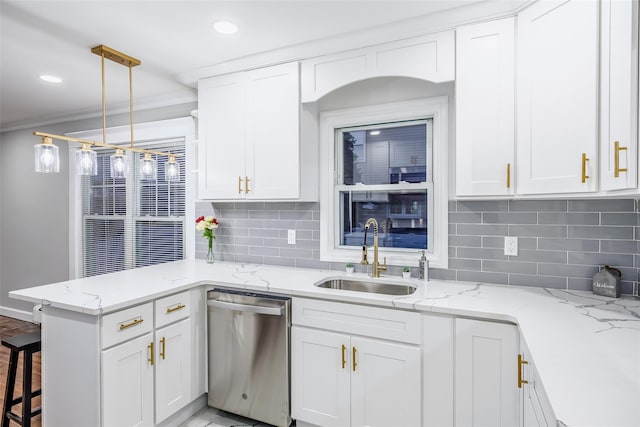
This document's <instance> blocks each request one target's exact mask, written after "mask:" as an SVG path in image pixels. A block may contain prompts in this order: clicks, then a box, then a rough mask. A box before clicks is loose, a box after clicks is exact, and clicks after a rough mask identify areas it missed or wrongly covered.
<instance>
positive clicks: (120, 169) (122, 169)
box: [109, 150, 127, 179]
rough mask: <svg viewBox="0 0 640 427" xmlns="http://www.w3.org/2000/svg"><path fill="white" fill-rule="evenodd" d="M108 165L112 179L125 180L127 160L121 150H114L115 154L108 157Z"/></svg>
mask: <svg viewBox="0 0 640 427" xmlns="http://www.w3.org/2000/svg"><path fill="white" fill-rule="evenodd" d="M109 165H110V169H111V178H112V179H121V178H126V176H127V159H126V158H125V156H124V152H123V151H122V150H116V154H112V155H111V156H109Z"/></svg>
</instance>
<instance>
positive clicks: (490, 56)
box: [456, 18, 515, 196]
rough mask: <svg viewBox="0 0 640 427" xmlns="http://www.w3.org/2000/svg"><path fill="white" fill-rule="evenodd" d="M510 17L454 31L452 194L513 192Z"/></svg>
mask: <svg viewBox="0 0 640 427" xmlns="http://www.w3.org/2000/svg"><path fill="white" fill-rule="evenodd" d="M514 46H515V18H507V19H502V20H499V21H491V22H486V23H482V24H476V25H468V26H465V27H461V28H459V29H458V30H457V50H456V52H457V56H456V64H457V74H456V194H457V195H458V196H496V195H500V196H502V195H508V194H513V188H514V185H513V176H512V175H511V174H512V173H513V166H514V165H513V163H514V149H515V113H514V110H515V94H514V93H515V47H514Z"/></svg>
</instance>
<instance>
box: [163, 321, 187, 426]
mask: <svg viewBox="0 0 640 427" xmlns="http://www.w3.org/2000/svg"><path fill="white" fill-rule="evenodd" d="M190 328H191V325H190V320H189V319H184V320H182V321H180V322H178V323H174V324H172V325H170V326H167V327H164V328H162V329H158V330H157V331H156V423H159V422H161V421H163V420H164V419H166V418H167V417H169V416H170V415H172V414H174V413H175V412H177V411H178V410H179V409H180V408H182V407H183V406H184V405H186V404H187V403H189V402H190V401H191V399H190V397H191V394H190V393H191V369H190V362H191V339H190V332H191V329H190Z"/></svg>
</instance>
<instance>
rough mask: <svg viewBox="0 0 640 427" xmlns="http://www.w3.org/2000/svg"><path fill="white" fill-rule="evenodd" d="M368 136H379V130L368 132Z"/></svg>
mask: <svg viewBox="0 0 640 427" xmlns="http://www.w3.org/2000/svg"><path fill="white" fill-rule="evenodd" d="M369 135H371V136H376V135H380V131H379V130H372V131H371V132H369Z"/></svg>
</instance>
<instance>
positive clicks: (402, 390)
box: [291, 298, 422, 427]
mask: <svg viewBox="0 0 640 427" xmlns="http://www.w3.org/2000/svg"><path fill="white" fill-rule="evenodd" d="M291 307H292V323H293V327H292V330H291V416H292V418H294V419H295V420H296V421H297V423H298V424H297V425H298V426H299V427H300V426H306V425H315V426H323V427H347V426H372V427H375V426H419V425H420V424H421V417H422V405H421V401H422V397H421V396H422V387H421V378H422V374H421V370H422V368H421V359H420V330H421V325H420V315H419V314H418V313H413V312H408V311H403V310H393V309H386V308H376V307H370V306H363V305H357V304H345V303H337V302H330V301H319V300H310V299H305V298H294V300H293V303H292V305H291Z"/></svg>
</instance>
